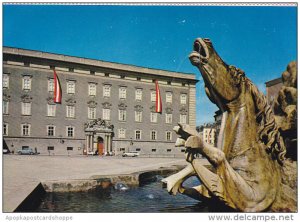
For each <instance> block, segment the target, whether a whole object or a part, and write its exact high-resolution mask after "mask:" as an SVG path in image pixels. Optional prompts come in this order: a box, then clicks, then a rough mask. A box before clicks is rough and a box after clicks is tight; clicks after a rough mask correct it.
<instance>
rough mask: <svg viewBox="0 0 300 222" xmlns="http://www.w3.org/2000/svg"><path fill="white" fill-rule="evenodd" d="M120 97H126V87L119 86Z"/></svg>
mask: <svg viewBox="0 0 300 222" xmlns="http://www.w3.org/2000/svg"><path fill="white" fill-rule="evenodd" d="M119 98H120V99H126V87H120V88H119Z"/></svg>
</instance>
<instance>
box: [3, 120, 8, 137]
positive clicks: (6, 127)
mask: <svg viewBox="0 0 300 222" xmlns="http://www.w3.org/2000/svg"><path fill="white" fill-rule="evenodd" d="M3 136H8V123H3Z"/></svg>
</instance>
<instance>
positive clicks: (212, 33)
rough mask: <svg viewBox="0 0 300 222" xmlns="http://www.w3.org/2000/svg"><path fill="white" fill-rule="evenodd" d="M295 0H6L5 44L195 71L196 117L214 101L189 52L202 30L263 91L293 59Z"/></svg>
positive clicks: (206, 113)
mask: <svg viewBox="0 0 300 222" xmlns="http://www.w3.org/2000/svg"><path fill="white" fill-rule="evenodd" d="M296 19H297V8H296V7H271V6H270V7H250V6H249V7H232V6H227V7H224V6H223V7H222V6H219V7H216V6H210V7H208V6H95V5H93V6H91V5H90V6H87V5H81V6H71V5H69V6H66V5H65V6H62V5H60V6H59V5H56V6H55V5H52V6H49V5H47V6H46V5H45V6H41V5H39V6H34V5H4V6H3V44H4V46H11V47H19V48H26V49H33V50H41V51H47V52H53V53H60V54H66V55H73V56H80V57H86V58H94V59H100V60H104V61H111V62H118V63H125V64H133V65H137V66H143V67H151V68H158V69H164V70H171V71H177V72H186V73H195V74H196V75H197V79H199V80H200V81H199V83H198V85H197V95H196V97H197V124H202V123H204V122H212V121H213V115H214V112H215V111H216V110H217V107H216V106H215V105H213V104H212V103H211V102H210V101H209V100H208V99H207V97H206V95H205V93H204V88H203V81H202V78H201V76H200V74H199V72H198V70H197V69H196V68H195V67H193V66H192V65H191V64H190V62H189V60H188V55H189V53H190V52H191V50H192V44H193V41H194V39H195V38H197V37H208V38H210V39H211V40H212V42H213V44H214V47H215V49H216V50H217V52H218V53H219V55H220V56H221V57H222V58H223V60H224V61H225V62H226V63H227V64H231V65H235V66H237V67H239V68H241V69H243V70H244V71H245V72H246V75H247V76H248V77H249V78H250V79H251V80H252V81H253V82H254V83H255V84H256V85H257V86H258V87H259V89H261V90H262V91H265V85H264V83H265V82H266V81H268V80H271V79H274V78H278V77H280V76H281V73H282V72H283V71H284V70H285V68H286V66H287V64H288V63H289V62H290V61H292V60H296V59H297V24H296V21H297V20H296Z"/></svg>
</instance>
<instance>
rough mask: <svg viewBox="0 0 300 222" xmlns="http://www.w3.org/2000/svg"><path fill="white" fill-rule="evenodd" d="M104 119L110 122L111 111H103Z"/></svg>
mask: <svg viewBox="0 0 300 222" xmlns="http://www.w3.org/2000/svg"><path fill="white" fill-rule="evenodd" d="M102 119H104V120H110V109H103V111H102Z"/></svg>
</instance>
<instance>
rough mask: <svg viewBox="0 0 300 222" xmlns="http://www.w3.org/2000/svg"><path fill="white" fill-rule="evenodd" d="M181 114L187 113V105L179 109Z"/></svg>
mask: <svg viewBox="0 0 300 222" xmlns="http://www.w3.org/2000/svg"><path fill="white" fill-rule="evenodd" d="M179 112H180V114H183V115H184V114H187V109H186V108H185V107H182V108H181V109H180V110H179Z"/></svg>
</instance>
